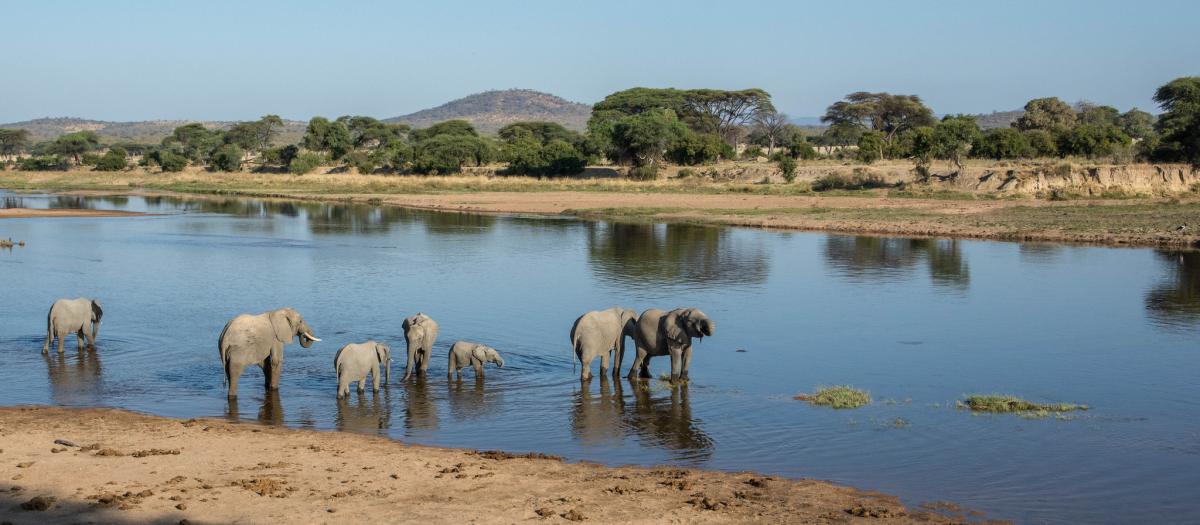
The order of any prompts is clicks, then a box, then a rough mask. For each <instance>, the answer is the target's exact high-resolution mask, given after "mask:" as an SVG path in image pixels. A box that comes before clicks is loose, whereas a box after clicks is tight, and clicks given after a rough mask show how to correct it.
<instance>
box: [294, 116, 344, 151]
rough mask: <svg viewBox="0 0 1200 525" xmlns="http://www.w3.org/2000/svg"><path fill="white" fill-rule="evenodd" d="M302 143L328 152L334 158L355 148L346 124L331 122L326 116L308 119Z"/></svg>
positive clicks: (316, 149)
mask: <svg viewBox="0 0 1200 525" xmlns="http://www.w3.org/2000/svg"><path fill="white" fill-rule="evenodd" d="M301 144H302V145H303V146H304V147H305V148H307V149H310V150H312V151H321V152H328V153H329V156H330V158H332V159H333V160H338V159H340V158H342V157H344V156H345V155H346V154H347V153H349V152H350V151H352V150H353V149H354V140H353V138H352V137H351V135H350V129H349V128H348V127H346V124H345V123H344V122H341V121H333V122H331V121H330V120H329V119H327V118H325V117H313V118H312V119H310V120H309V121H308V129H307V130H305V132H304V138H303V139H302V140H301Z"/></svg>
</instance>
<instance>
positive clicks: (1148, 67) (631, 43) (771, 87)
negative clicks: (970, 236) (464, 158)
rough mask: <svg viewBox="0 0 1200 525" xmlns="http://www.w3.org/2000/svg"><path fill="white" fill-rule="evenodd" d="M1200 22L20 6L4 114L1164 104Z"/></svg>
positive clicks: (1105, 14) (135, 4)
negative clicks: (728, 98) (862, 100)
mask: <svg viewBox="0 0 1200 525" xmlns="http://www.w3.org/2000/svg"><path fill="white" fill-rule="evenodd" d="M1198 25H1200V1H1194V0H1193V1H1150V0H1147V1H1128V0H1124V1H1107V0H1090V1H1073V0H1072V1H1068V0H1041V1H1023V0H1022V1H1018V0H1006V1H1001V2H982V1H951V0H944V1H868V0H858V1H855V2H834V1H821V2H800V1H778V2H766V1H762V2H756V1H735V2H731V1H728V0H724V1H716V2H708V1H701V0H690V1H650V0H644V1H624V0H605V1H562V0H558V1H541V0H530V1H466V0H457V1H451V0H438V1H434V0H429V1H422V2H411V3H404V4H403V5H401V3H400V2H367V1H362V2H349V1H345V2H336V3H335V2H332V1H330V2H314V1H301V0H291V1H214V0H206V1H182V0H180V1H149V0H147V1H84V0H78V1H66V0H36V1H34V0H28V1H22V0H5V1H4V2H3V6H2V7H0V43H2V44H3V49H4V50H5V52H4V53H3V54H0V122H12V121H18V120H25V119H29V118H36V117H43V116H78V117H86V118H95V119H103V120H142V119H158V118H162V119H223V120H238V119H253V118H257V117H258V116H259V115H263V114H267V113H276V114H279V115H282V116H284V117H286V118H295V119H307V118H309V117H311V116H313V115H326V116H330V117H333V116H338V115H343V114H363V115H372V116H376V117H380V118H382V117H390V116H396V115H400V114H404V113H408V112H411V111H415V110H419V109H423V108H426V107H430V106H434V105H437V104H441V103H443V102H446V101H448V100H451V99H454V98H457V97H460V96H463V95H467V94H470V93H475V92H479V91H485V90H488V89H504V88H511V87H522V88H531V89H537V90H541V91H547V92H550V93H554V94H556V95H560V96H563V97H566V98H568V99H572V100H577V101H580V102H588V103H590V102H595V101H597V100H600V99H601V98H603V97H604V96H605V95H606V94H608V93H611V92H613V91H616V90H620V89H624V88H627V87H632V86H655V87H669V86H673V87H679V88H689V87H702V86H703V87H716V88H742V87H762V88H764V89H766V90H768V91H769V92H771V93H772V94H773V95H774V98H775V102H776V106H777V107H779V108H780V110H782V111H785V112H787V113H789V114H791V115H793V116H796V117H801V116H815V115H820V114H821V113H823V111H824V109H825V107H826V106H828V105H829V104H830V103H831V102H833V101H835V100H837V99H838V98H840V97H841V96H842V95H844V94H846V93H849V92H851V91H859V90H866V91H891V92H896V93H915V94H918V95H920V96H922V97H923V98H924V99H925V100H926V102H927V103H928V104H930V106H932V107H933V109H934V111H935V112H937V113H959V112H972V113H975V112H988V111H991V110H1007V109H1014V108H1019V107H1021V106H1022V105H1023V104H1024V103H1025V102H1026V101H1027V100H1029V99H1030V98H1034V97H1042V96H1058V97H1060V98H1063V99H1064V100H1067V101H1077V100H1081V99H1084V100H1090V101H1094V102H1097V103H1102V104H1109V105H1113V106H1116V107H1118V108H1120V109H1122V110H1124V109H1128V108H1129V107H1132V106H1137V107H1141V108H1143V109H1154V108H1153V104H1152V102H1151V100H1150V97H1151V95H1152V93H1153V91H1154V89H1155V88H1156V87H1157V86H1159V85H1161V84H1163V83H1165V82H1167V81H1169V80H1171V79H1173V78H1176V77H1180V76H1188V75H1200V37H1198V36H1197V28H1198Z"/></svg>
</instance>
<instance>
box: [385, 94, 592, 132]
mask: <svg viewBox="0 0 1200 525" xmlns="http://www.w3.org/2000/svg"><path fill="white" fill-rule="evenodd" d="M591 116H592V106H591V105H588V104H581V103H579V102H571V101H569V100H566V99H564V98H562V97H559V96H556V95H551V94H549V93H543V92H541V91H534V90H532V89H505V90H494V91H484V92H483V93H476V94H474V95H467V96H465V97H462V98H460V99H457V100H452V101H450V102H447V103H445V104H442V105H440V106H438V107H435V108H430V109H423V110H421V111H417V112H416V113H409V114H407V115H401V116H399V117H392V118H388V119H384V121H385V122H403V123H406V124H409V125H411V126H413V127H417V128H423V127H428V126H430V125H433V124H436V123H438V122H442V121H446V120H455V119H459V120H466V121H468V122H470V123H471V124H472V125H474V126H475V129H476V130H478V131H479V132H480V133H488V134H492V133H495V132H496V131H497V130H499V129H500V128H502V127H504V126H505V125H507V124H511V123H513V122H520V121H529V120H543V121H549V122H557V123H559V124H562V125H563V127H566V128H567V129H573V130H576V131H583V130H584V129H585V128H586V127H587V121H588V118H590V117H591Z"/></svg>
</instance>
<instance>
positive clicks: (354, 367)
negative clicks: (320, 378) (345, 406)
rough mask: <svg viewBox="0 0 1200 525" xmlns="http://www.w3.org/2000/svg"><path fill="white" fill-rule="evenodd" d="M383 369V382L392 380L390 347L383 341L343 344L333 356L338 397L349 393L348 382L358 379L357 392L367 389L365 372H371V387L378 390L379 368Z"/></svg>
mask: <svg viewBox="0 0 1200 525" xmlns="http://www.w3.org/2000/svg"><path fill="white" fill-rule="evenodd" d="M380 367H383V369H384V370H385V373H386V375H385V378H384V384H387V383H388V382H390V381H391V380H392V349H391V348H388V345H385V344H383V343H376V342H375V341H367V342H365V343H350V344H348V345H346V346H343V347H342V348H341V349H340V350H338V351H337V355H335V356H334V357H333V369H334V370H335V371H336V372H337V379H338V394H337V395H338V397H345V396H349V395H350V383H353V382H355V381H358V393H360V394H361V393H363V392H364V391H366V389H367V374H371V376H372V377H371V379H372V381H373V382H374V384H373V389H374V391H375V392H378V391H379V369H380Z"/></svg>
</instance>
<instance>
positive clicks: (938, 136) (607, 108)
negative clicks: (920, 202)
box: [0, 77, 1200, 178]
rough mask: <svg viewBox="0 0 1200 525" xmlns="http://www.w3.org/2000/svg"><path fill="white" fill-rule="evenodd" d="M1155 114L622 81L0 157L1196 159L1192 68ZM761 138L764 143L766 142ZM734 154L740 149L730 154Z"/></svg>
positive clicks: (60, 163) (643, 164) (261, 160)
mask: <svg viewBox="0 0 1200 525" xmlns="http://www.w3.org/2000/svg"><path fill="white" fill-rule="evenodd" d="M1154 101H1155V102H1156V103H1158V104H1159V106H1160V108H1161V110H1162V113H1161V114H1160V115H1159V116H1157V117H1156V116H1155V115H1152V114H1150V113H1148V112H1145V111H1141V110H1138V109H1136V108H1135V109H1131V110H1129V111H1126V112H1124V113H1122V112H1120V111H1118V110H1117V109H1115V108H1113V107H1110V106H1103V105H1095V104H1090V103H1081V104H1078V105H1076V106H1072V105H1070V104H1067V103H1066V102H1063V101H1062V100H1059V99H1058V98H1054V97H1049V98H1037V99H1033V100H1031V101H1029V103H1027V104H1026V105H1025V108H1024V113H1023V114H1022V115H1021V117H1020V118H1018V119H1017V120H1016V121H1015V122H1014V123H1013V124H1012V126H1011V127H1007V128H994V129H988V130H983V129H981V128H980V127H979V125H978V123H977V122H976V120H975V118H974V117H972V116H970V115H947V116H944V117H942V118H940V119H938V118H936V117H935V116H934V113H933V110H932V109H931V108H929V107H928V106H927V105H925V103H924V102H923V101H922V100H921V98H920V97H918V96H916V95H903V94H891V93H871V92H856V93H851V94H849V95H847V96H846V97H845V98H844V99H842V100H839V101H837V102H835V103H833V104H832V105H830V106H829V107H828V109H827V110H826V112H825V114H824V115H823V116H822V117H821V121H822V122H823V123H824V124H825V127H824V129H823V130H820V132H811V130H807V129H804V128H801V127H799V126H796V125H795V124H792V123H791V122H790V121H789V119H788V118H787V116H786V115H784V114H782V113H779V112H778V111H776V109H775V107H774V105H773V104H772V102H771V95H770V94H769V93H767V92H766V91H764V90H762V89H745V90H716V89H692V90H681V89H671V88H666V89H657V88H641V87H639V88H632V89H627V90H623V91H619V92H616V93H613V94H611V95H609V96H607V97H605V98H604V100H601V101H600V102H599V103H597V104H595V105H594V106H593V109H592V116H591V118H590V119H589V120H588V123H587V129H586V132H584V133H580V132H577V131H573V130H569V129H566V128H564V127H563V126H562V125H560V124H557V123H553V122H518V123H514V124H510V125H507V126H505V127H503V128H501V129H500V130H499V133H498V134H497V136H495V137H488V136H483V135H480V134H479V133H478V132H477V131H476V130H475V128H474V127H473V126H472V125H471V124H470V123H469V122H466V121H462V120H451V121H446V122H441V123H438V124H435V125H433V126H430V127H427V128H421V129H413V128H412V127H410V126H408V125H406V124H395V123H387V122H383V121H380V120H377V119H374V118H372V117H367V116H342V117H339V118H337V119H334V120H329V119H327V118H324V117H314V118H313V119H312V120H310V121H309V123H308V127H307V129H306V131H305V134H304V136H303V138H302V139H301V141H300V142H298V143H296V144H287V145H276V144H275V143H274V142H275V139H276V138H277V137H278V134H279V131H280V129H282V127H283V120H282V119H281V118H280V117H279V116H277V115H267V116H264V117H262V118H260V119H259V120H257V121H251V122H241V123H238V124H235V125H234V126H232V127H230V128H229V129H210V128H208V127H206V126H204V125H202V124H198V123H197V124H186V125H183V126H179V127H177V128H175V130H174V131H173V133H172V134H171V135H170V136H168V137H166V138H164V139H163V140H162V141H161V143H159V144H138V143H117V144H110V145H107V146H104V145H101V143H100V141H99V138H98V137H97V135H96V134H95V133H94V132H91V131H79V132H74V133H68V134H65V135H62V136H59V137H58V138H56V139H54V140H53V141H47V142H42V143H38V144H30V140H29V135H28V132H26V131H25V130H21V129H0V166H3V165H5V164H7V163H8V162H13V163H15V164H16V166H17V167H18V168H19V169H25V170H60V169H66V168H68V167H69V166H71V165H87V166H92V167H93V169H96V170H101V171H115V170H122V169H126V168H127V167H129V166H130V165H131V161H132V159H135V158H136V159H138V163H139V164H141V165H142V166H146V167H157V168H159V169H161V170H162V171H168V172H170V171H181V170H183V169H184V168H185V167H187V166H188V165H195V166H203V167H206V168H207V169H210V170H212V171H241V170H245V169H251V170H255V171H281V172H282V171H286V172H291V173H296V174H304V173H309V172H311V171H313V170H315V169H316V168H317V167H319V166H322V165H330V164H333V165H336V166H342V167H345V168H353V169H355V170H357V171H358V172H359V173H375V172H380V171H382V172H388V173H420V174H447V173H456V172H459V171H462V170H463V169H464V168H465V167H468V166H484V165H487V164H491V163H497V162H499V163H504V164H506V165H507V167H506V168H505V171H506V172H507V173H511V174H519V175H534V176H553V175H565V174H573V173H579V172H581V171H582V170H583V169H584V167H585V166H587V165H588V164H592V163H597V162H601V161H608V162H611V163H613V164H616V165H619V166H628V167H629V168H630V170H629V173H630V176H631V177H634V178H654V177H655V176H656V174H657V170H658V169H659V167H660V166H662V165H663V164H667V163H671V164H675V165H684V166H694V165H701V164H710V163H713V162H716V161H719V160H723V159H735V158H737V157H738V156H739V155H740V156H741V157H743V158H746V157H752V158H758V157H760V156H766V157H768V158H770V159H772V160H774V161H775V162H777V163H778V164H779V168H780V170H781V171H783V172H784V173H785V176H787V175H788V174H789V173H790V172H793V171H794V170H795V166H796V161H797V160H803V159H814V158H820V157H828V158H840V159H854V160H857V161H861V162H865V163H870V162H874V161H877V160H881V159H910V160H912V161H913V162H915V163H916V165H917V167H918V170H921V171H924V172H927V171H928V167H929V165H930V163H931V162H932V161H933V160H946V161H950V162H952V163H954V164H955V165H956V166H957V167H958V168H959V169H960V170H961V168H962V165H963V160H964V159H966V158H970V157H974V158H985V159H995V160H1005V159H1032V158H1046V157H1084V158H1089V159H1110V160H1113V161H1116V162H1129V161H1133V160H1144V161H1157V162H1189V163H1192V164H1195V165H1200V77H1183V78H1179V79H1176V80H1173V81H1171V82H1169V83H1167V84H1165V85H1163V86H1162V87H1160V88H1158V90H1157V91H1156V92H1155V94H1154ZM764 148H765V151H764ZM739 152H740V153H739Z"/></svg>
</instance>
